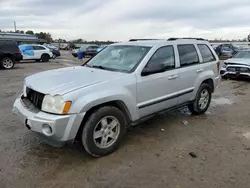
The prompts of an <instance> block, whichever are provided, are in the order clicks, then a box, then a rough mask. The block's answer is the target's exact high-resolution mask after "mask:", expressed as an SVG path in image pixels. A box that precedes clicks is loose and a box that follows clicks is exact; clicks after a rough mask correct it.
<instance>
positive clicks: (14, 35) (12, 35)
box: [0, 32, 39, 41]
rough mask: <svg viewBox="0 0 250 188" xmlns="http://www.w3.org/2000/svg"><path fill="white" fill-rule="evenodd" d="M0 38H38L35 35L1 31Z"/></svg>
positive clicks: (24, 39) (21, 39)
mask: <svg viewBox="0 0 250 188" xmlns="http://www.w3.org/2000/svg"><path fill="white" fill-rule="evenodd" d="M0 39H1V40H17V41H26V40H27V41H28V40H33V41H34V40H39V39H38V37H37V36H36V35H29V34H22V33H1V32H0Z"/></svg>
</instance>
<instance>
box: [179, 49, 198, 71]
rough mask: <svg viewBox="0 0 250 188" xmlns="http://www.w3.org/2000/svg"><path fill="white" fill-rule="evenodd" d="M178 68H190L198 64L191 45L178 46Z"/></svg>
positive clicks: (194, 50) (195, 53) (195, 52)
mask: <svg viewBox="0 0 250 188" xmlns="http://www.w3.org/2000/svg"><path fill="white" fill-rule="evenodd" d="M177 47H178V52H179V56H180V66H181V67H185V66H190V65H194V64H198V63H199V57H198V54H197V51H196V49H195V47H194V45H193V44H183V45H178V46H177Z"/></svg>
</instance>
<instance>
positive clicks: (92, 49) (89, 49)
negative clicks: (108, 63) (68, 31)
mask: <svg viewBox="0 0 250 188" xmlns="http://www.w3.org/2000/svg"><path fill="white" fill-rule="evenodd" d="M99 49H100V46H98V45H86V46H82V47H80V48H79V49H78V50H77V51H76V50H73V51H72V55H73V56H74V57H77V56H78V54H79V53H82V55H81V56H82V57H93V56H95V55H96V54H97V53H98V52H99V51H100V50H99Z"/></svg>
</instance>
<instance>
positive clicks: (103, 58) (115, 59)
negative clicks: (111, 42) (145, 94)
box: [86, 45, 150, 72]
mask: <svg viewBox="0 0 250 188" xmlns="http://www.w3.org/2000/svg"><path fill="white" fill-rule="evenodd" d="M149 50H150V47H145V46H127V45H116V46H108V47H106V48H105V49H103V50H102V51H101V52H100V53H99V54H97V55H96V56H95V57H94V58H92V59H91V60H90V61H89V62H88V63H87V64H86V65H87V66H90V67H94V68H101V69H107V70H114V71H122V72H131V71H132V70H133V68H135V67H136V65H137V64H138V63H139V62H140V61H141V60H142V59H143V58H144V57H145V55H146V54H147V53H148V51H149Z"/></svg>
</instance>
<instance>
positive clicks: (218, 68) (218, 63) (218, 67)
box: [217, 61, 220, 73]
mask: <svg viewBox="0 0 250 188" xmlns="http://www.w3.org/2000/svg"><path fill="white" fill-rule="evenodd" d="M217 70H218V73H219V72H220V61H218V62H217Z"/></svg>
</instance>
